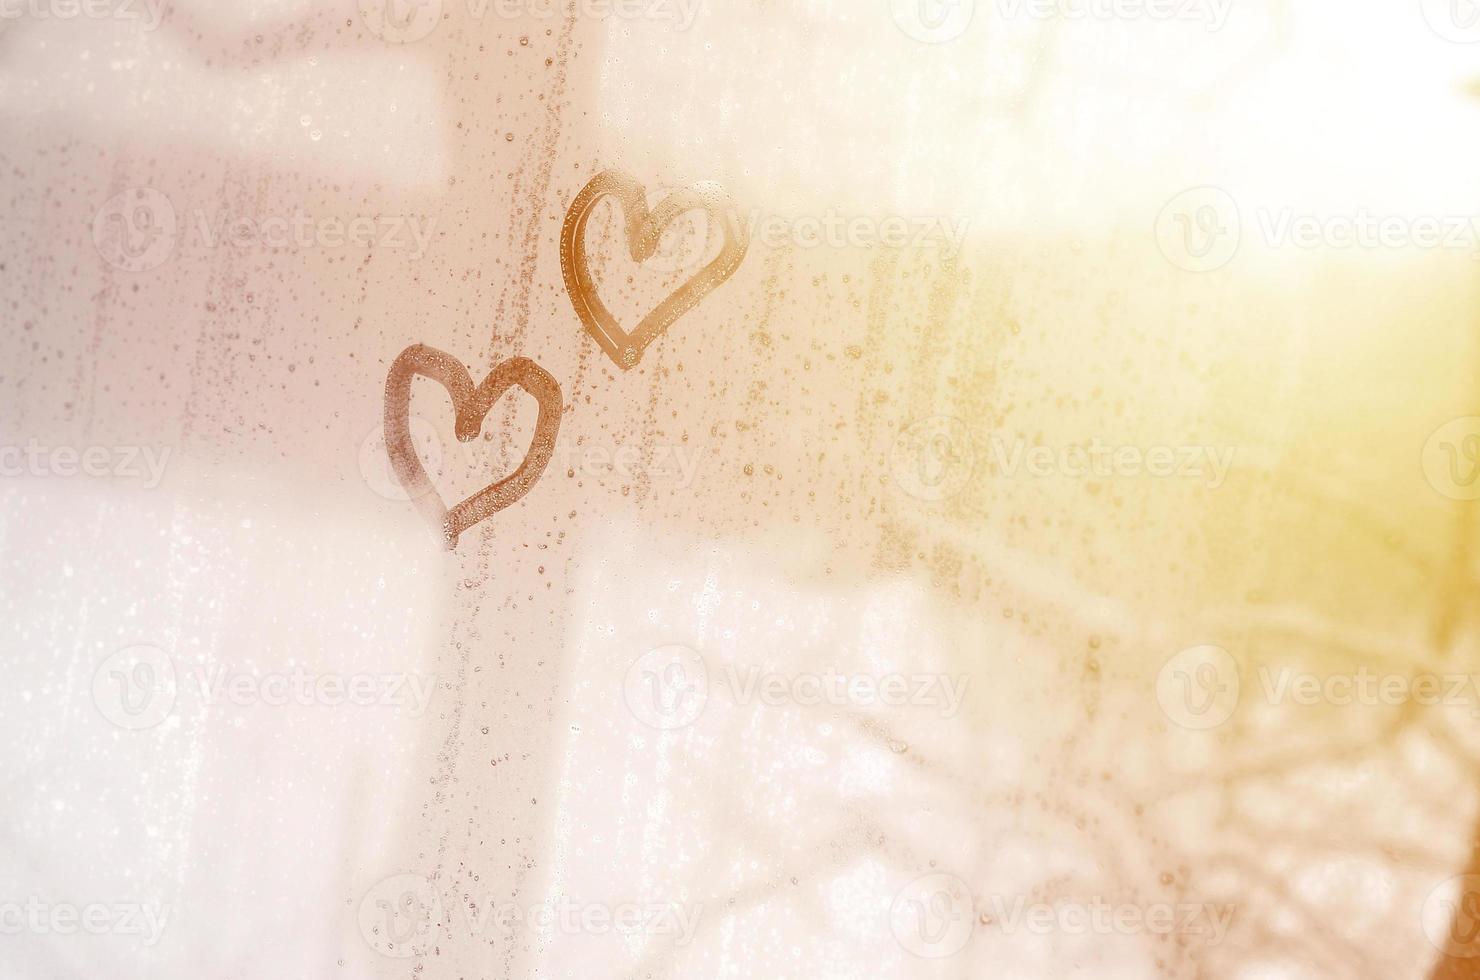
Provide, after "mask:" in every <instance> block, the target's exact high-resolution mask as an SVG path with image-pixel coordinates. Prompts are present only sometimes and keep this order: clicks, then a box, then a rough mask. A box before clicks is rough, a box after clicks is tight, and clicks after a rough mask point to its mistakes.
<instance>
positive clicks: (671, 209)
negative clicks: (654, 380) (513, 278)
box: [560, 170, 750, 371]
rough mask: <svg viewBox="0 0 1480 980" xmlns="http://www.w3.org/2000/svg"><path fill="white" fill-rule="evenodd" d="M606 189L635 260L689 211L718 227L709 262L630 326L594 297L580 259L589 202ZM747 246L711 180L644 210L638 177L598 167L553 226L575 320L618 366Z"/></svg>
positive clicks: (719, 277)
mask: <svg viewBox="0 0 1480 980" xmlns="http://www.w3.org/2000/svg"><path fill="white" fill-rule="evenodd" d="M608 195H610V196H611V197H615V198H616V199H617V203H618V204H620V205H621V207H622V214H623V215H624V216H625V218H626V220H627V247H628V249H629V250H630V251H631V253H632V259H633V261H635V262H645V261H647V260H648V259H649V258H651V257H652V254H653V253H654V252H655V251H657V248H658V241H659V239H661V238H662V237H663V230H664V229H665V228H667V227H668V226H669V225H670V224H672V223H673V222H674V221H675V220H676V219H677V218H679V217H680V216H682V215H684V214H687V213H688V212H689V211H694V210H702V211H704V212H705V213H707V214H708V215H709V217H710V218H711V219H713V220H714V221H716V222H718V223H719V224H720V226H721V227H722V228H724V232H725V245H724V248H722V249H720V253H719V255H718V256H717V257H716V258H715V259H714V261H713V262H710V263H709V264H708V265H706V266H705V267H704V268H702V269H700V270H699V271H698V272H697V273H696V274H695V275H694V276H693V278H691V279H690V280H689V281H688V282H686V283H684V284H683V285H682V286H680V287H679V288H678V291H677V292H675V293H674V294H673V295H672V296H669V297H668V298H667V299H665V300H663V302H661V303H659V304H658V307H657V309H655V310H653V311H652V312H651V313H649V314H648V315H647V316H646V317H644V318H643V321H642V322H641V323H639V324H638V325H637V329H636V330H633V331H632V332H631V333H627V332H626V331H624V330H623V329H622V327H621V325H619V324H618V323H617V318H616V317H614V316H612V313H611V311H610V310H608V309H607V308H606V304H604V303H603V302H602V301H601V297H599V296H597V295H596V286H595V283H594V282H593V280H592V277H591V268H590V266H589V265H588V264H587V258H586V222H587V221H589V220H590V218H591V211H592V209H593V208H595V207H596V203H597V202H598V201H600V200H601V199H602V198H603V197H607V196H608ZM749 247H750V235H749V233H748V232H747V231H746V229H745V226H744V224H743V223H742V222H741V221H740V216H739V215H738V214H737V213H736V212H735V205H734V202H733V201H731V200H730V196H729V195H728V194H726V193H725V191H724V188H722V187H720V186H719V185H718V184H714V183H709V182H704V183H699V184H694V185H693V186H692V187H688V188H685V189H683V190H679V191H675V192H674V193H673V194H670V195H669V196H668V197H666V198H664V199H663V201H662V202H661V203H660V204H659V205H658V206H657V208H655V209H654V210H652V211H651V212H649V211H648V205H647V192H646V191H645V190H644V189H643V186H642V184H640V183H638V182H637V180H636V179H634V178H633V177H631V176H629V175H627V174H624V173H622V172H621V171H618V170H606V171H603V172H602V173H599V174H597V175H596V177H595V178H593V179H592V181H591V182H590V183H589V184H587V185H586V186H585V187H584V188H582V189H581V193H579V194H577V195H576V199H575V201H573V202H572V203H571V206H570V211H569V212H568V213H567V214H566V216H565V227H564V228H563V229H561V232H560V269H561V271H562V272H563V273H564V274H565V288H566V291H567V292H569V293H570V300H571V303H572V304H574V306H575V308H576V315H577V316H578V317H580V318H581V323H583V324H584V325H585V327H586V330H587V331H588V332H589V333H590V334H591V336H593V337H595V338H596V342H597V343H598V344H600V345H601V349H602V350H604V351H606V353H607V356H608V357H610V358H611V359H612V360H613V361H616V362H617V366H618V367H620V368H621V369H622V370H624V371H626V370H630V369H631V368H633V367H635V366H636V365H637V362H638V361H639V360H641V359H642V353H643V351H645V350H647V347H648V345H649V344H651V343H652V342H653V341H654V340H656V339H657V338H658V337H659V336H661V335H662V333H663V331H665V330H667V329H668V327H669V326H670V325H671V324H672V323H673V321H675V320H677V319H678V318H679V317H681V316H683V315H684V314H685V313H687V312H688V311H689V310H691V309H693V308H694V307H695V306H697V305H698V304H699V301H700V300H702V299H703V298H704V297H705V296H708V295H709V294H710V293H712V292H714V291H715V290H716V289H717V288H719V286H720V285H721V284H722V283H724V281H725V280H726V279H729V278H730V276H731V275H733V274H734V272H735V270H736V269H737V268H739V266H740V261H741V260H742V259H744V258H745V251H746V249H748V248H749Z"/></svg>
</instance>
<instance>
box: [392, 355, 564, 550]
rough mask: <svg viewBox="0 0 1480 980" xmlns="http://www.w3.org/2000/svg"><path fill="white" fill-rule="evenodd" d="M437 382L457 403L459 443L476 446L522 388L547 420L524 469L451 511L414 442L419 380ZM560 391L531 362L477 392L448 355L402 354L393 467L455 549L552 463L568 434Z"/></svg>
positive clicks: (396, 380) (502, 371)
mask: <svg viewBox="0 0 1480 980" xmlns="http://www.w3.org/2000/svg"><path fill="white" fill-rule="evenodd" d="M418 374H419V375H421V376H422V377H424V378H431V379H432V380H433V381H436V382H437V383H438V384H440V385H441V386H442V387H443V388H446V389H447V393H448V394H449V395H451V396H452V408H453V411H454V412H455V413H456V418H457V422H456V425H457V438H458V439H459V440H461V441H462V442H472V441H473V440H474V439H476V438H478V433H479V432H480V431H482V429H483V419H484V418H485V417H486V416H487V415H488V413H489V412H490V411H491V410H492V409H493V406H494V405H495V404H496V403H497V402H498V400H499V399H500V398H502V397H503V395H504V393H505V392H506V391H508V390H509V389H510V388H511V387H513V386H514V385H518V386H519V387H521V388H523V389H524V390H525V391H526V392H528V393H529V394H531V395H533V396H534V399H535V401H536V402H538V403H539V407H540V414H539V418H538V420H537V421H536V422H535V426H534V436H533V438H531V439H530V442H529V451H528V452H527V453H526V454H525V456H524V461H523V462H521V463H520V464H519V468H518V469H516V470H515V471H514V472H513V473H510V474H509V475H508V476H506V477H504V478H503V479H502V480H499V481H498V482H496V483H492V484H490V485H488V486H487V487H484V488H483V489H482V490H479V491H478V492H477V493H475V494H473V495H472V496H471V497H469V498H468V499H467V500H464V501H463V502H462V503H460V504H458V505H457V506H456V507H453V508H452V509H451V510H450V511H449V510H448V509H447V505H446V504H444V503H443V502H442V498H441V497H440V496H439V495H438V494H437V489H436V487H434V486H432V481H431V479H430V478H429V477H428V476H427V471H426V467H424V466H422V464H421V459H420V458H419V457H418V456H417V455H416V446H415V444H414V443H413V442H412V439H411V380H412V378H414V377H416V376H417V375H418ZM560 406H561V401H560V385H558V384H556V382H555V379H554V378H553V377H551V376H550V373H549V372H548V371H546V370H545V369H544V368H542V367H540V366H539V365H538V364H536V363H535V362H534V361H531V360H530V359H529V358H527V357H515V358H512V359H510V360H507V361H504V362H503V363H502V364H500V365H498V366H497V367H495V368H494V369H493V370H492V371H491V372H489V374H488V377H486V378H484V379H483V383H482V384H480V385H478V387H477V388H474V387H473V379H472V376H471V375H469V374H468V371H467V369H466V368H464V367H463V366H462V364H461V363H460V362H459V361H458V360H457V359H456V358H455V357H452V356H451V355H449V354H444V353H443V352H442V351H439V350H435V349H434V348H431V347H427V346H425V345H424V344H415V345H413V346H411V347H408V348H406V349H405V350H404V351H402V352H401V356H400V357H398V358H396V361H395V363H394V364H392V365H391V370H390V374H389V375H388V376H387V377H386V381H385V447H386V452H387V454H388V455H389V456H390V460H391V468H392V469H393V470H395V472H396V478H397V479H398V480H400V481H401V486H403V487H405V488H406V492H407V494H408V495H410V497H411V499H412V500H413V501H414V502H415V503H416V506H417V507H418V508H420V510H421V511H422V513H423V514H425V515H426V516H427V518H428V519H429V520H430V521H431V522H432V523H433V524H435V525H437V526H439V527H441V529H442V537H443V539H444V541H445V542H446V544H447V550H449V551H451V550H452V549H453V548H455V547H457V539H458V536H459V535H461V534H462V533H463V532H464V531H466V530H467V529H468V528H470V527H472V526H473V525H475V524H477V523H478V522H480V521H483V520H486V519H487V518H489V517H492V516H493V515H494V514H497V513H498V512H499V511H501V510H503V509H504V508H505V507H508V506H510V505H512V504H514V503H517V502H518V501H519V499H520V498H522V497H523V496H524V495H525V494H527V493H529V491H530V489H531V488H533V487H534V485H535V483H537V482H538V481H539V478H540V476H541V475H542V474H543V473H544V472H545V467H546V466H548V465H549V463H550V457H551V456H553V455H554V454H555V437H556V436H557V435H558V434H559V432H560Z"/></svg>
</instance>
